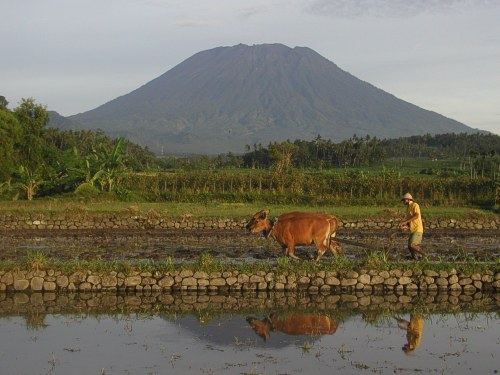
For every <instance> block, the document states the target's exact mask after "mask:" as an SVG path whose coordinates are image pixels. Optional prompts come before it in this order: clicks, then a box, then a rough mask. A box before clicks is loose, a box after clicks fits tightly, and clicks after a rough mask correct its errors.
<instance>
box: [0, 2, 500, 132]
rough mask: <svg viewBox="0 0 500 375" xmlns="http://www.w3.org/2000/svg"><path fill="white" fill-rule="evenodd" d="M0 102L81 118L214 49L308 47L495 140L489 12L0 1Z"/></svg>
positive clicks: (493, 9) (498, 95)
mask: <svg viewBox="0 0 500 375" xmlns="http://www.w3.org/2000/svg"><path fill="white" fill-rule="evenodd" d="M0 14H1V22H0V35H2V56H1V58H0V95H3V96H5V98H6V99H7V100H8V101H9V102H10V105H9V107H10V108H13V107H16V106H17V105H18V104H19V101H20V100H21V98H29V97H32V98H34V99H35V100H36V102H37V103H39V104H42V105H45V106H47V108H48V109H49V110H55V111H57V112H59V113H61V114H62V115H73V114H76V113H79V112H85V111H88V110H91V109H94V108H95V107H97V106H99V105H101V104H104V103H106V102H108V101H109V100H112V99H114V98H116V97H118V96H121V95H125V94H127V93H129V92H130V91H132V90H134V89H136V88H138V87H140V86H142V85H144V84H145V83H147V82H149V81H150V80H152V79H154V78H156V77H158V76H159V75H161V74H163V73H164V72H166V71H167V70H170V69H171V68H173V67H174V66H175V65H177V64H179V63H181V62H182V61H184V60H185V59H187V58H189V57H190V56H192V55H193V54H195V53H197V52H199V51H203V50H207V49H212V48H215V47H219V46H233V45H236V44H239V43H244V44H248V45H253V44H262V43H282V44H285V45H287V46H289V47H296V46H300V47H309V48H311V49H313V50H315V51H316V52H318V53H319V54H321V55H322V56H324V57H325V58H327V59H328V60H330V61H332V62H334V63H335V64H337V65H338V66H339V67H340V68H341V69H343V70H345V71H347V72H349V73H351V74H353V75H354V76H356V77H358V78H360V79H362V80H364V81H367V82H369V83H371V84H373V85H375V86H377V87H379V88H381V89H383V90H385V91H387V92H389V93H391V94H393V95H395V96H397V97H399V98H401V99H403V100H406V101H408V102H411V103H413V104H416V105H418V106H420V107H422V108H425V109H429V110H432V111H435V112H438V113H440V114H443V115H445V116H447V117H451V118H453V119H455V120H457V121H460V122H463V123H465V124H466V125H469V126H471V127H473V128H480V129H484V130H489V131H493V132H495V133H496V134H500V0H252V1H245V0H44V1H41V0H0Z"/></svg>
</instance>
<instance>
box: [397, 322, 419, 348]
mask: <svg viewBox="0 0 500 375" xmlns="http://www.w3.org/2000/svg"><path fill="white" fill-rule="evenodd" d="M398 322H399V328H402V329H404V330H406V341H407V343H406V344H405V345H404V346H403V347H402V348H401V349H402V350H403V351H404V352H405V353H406V354H409V353H411V352H413V351H414V350H415V349H417V348H418V347H419V346H420V342H421V341H422V330H423V329H424V318H422V316H421V315H413V314H410V321H409V322H408V321H407V320H405V319H398Z"/></svg>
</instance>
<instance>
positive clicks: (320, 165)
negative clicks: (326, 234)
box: [0, 97, 500, 216]
mask: <svg viewBox="0 0 500 375" xmlns="http://www.w3.org/2000/svg"><path fill="white" fill-rule="evenodd" d="M0 99H2V100H1V101H0V138H1V139H2V143H1V144H0V159H1V161H2V163H0V199H1V200H3V201H19V200H28V201H32V200H40V199H43V200H46V201H47V202H48V203H46V204H48V205H49V206H50V205H51V204H52V205H53V206H54V207H55V206H57V205H60V204H62V205H66V206H69V205H70V203H67V202H68V200H73V208H77V207H81V208H82V210H84V211H86V210H92V208H89V206H92V205H93V204H96V205H101V206H104V207H113V205H115V207H119V210H121V209H126V206H125V207H124V208H122V207H123V206H121V205H120V203H119V202H126V204H128V205H129V206H130V205H131V204H132V203H133V204H134V205H135V204H137V205H144V206H146V205H147V204H151V209H154V210H156V211H157V212H159V213H160V214H161V213H162V211H169V214H173V215H176V214H177V215H182V214H184V213H188V212H191V211H193V210H197V211H198V214H199V215H200V216H204V215H207V216H211V215H214V216H219V215H221V216H223V215H224V214H226V215H227V214H228V213H229V214H232V213H233V210H234V213H235V214H237V216H240V215H239V214H238V213H239V212H240V211H239V209H238V207H243V209H242V210H244V211H245V214H248V211H253V208H257V207H258V208H261V207H263V206H266V207H272V206H274V207H276V208H277V213H280V210H281V208H282V207H293V208H295V207H299V208H300V209H302V210H306V211H307V210H311V211H318V210H322V211H330V209H331V208H333V207H334V208H335V209H334V210H335V211H336V212H338V210H339V209H340V208H341V207H345V206H347V207H352V206H375V207H393V206H395V205H396V204H397V203H398V198H399V197H400V196H401V195H402V194H403V193H405V192H408V191H410V192H411V193H412V194H413V195H414V196H415V197H416V199H417V200H418V201H419V203H421V204H423V205H424V206H439V207H443V206H445V207H469V208H482V209H488V210H498V204H499V197H500V184H499V172H500V142H499V141H500V137H499V136H497V135H493V134H479V133H478V134H472V135H470V134H444V135H436V136H430V135H425V136H419V137H408V138H399V139H395V140H391V139H389V140H379V139H377V138H372V137H369V136H367V137H364V138H360V137H357V136H353V137H352V138H350V139H348V140H344V141H341V142H339V143H334V142H333V141H331V140H325V139H322V138H321V137H320V136H318V137H317V138H316V139H315V140H313V141H302V140H296V141H294V142H290V141H285V142H282V143H272V144H269V146H268V147H267V148H266V147H262V146H261V145H254V146H253V149H252V147H250V146H247V148H246V150H245V151H246V152H245V153H243V154H242V155H234V154H231V153H229V154H227V155H217V156H213V157H209V156H200V155H198V156H186V157H168V158H156V157H155V156H154V155H153V154H151V153H150V152H149V151H148V150H147V149H143V148H141V147H139V146H137V145H134V144H132V143H131V142H128V141H126V140H125V139H124V138H120V139H115V140H112V139H110V138H108V137H107V136H105V135H104V134H103V133H102V132H99V131H96V132H95V131H78V132H74V131H59V130H56V129H46V128H45V126H46V124H47V123H48V118H49V117H48V113H47V110H46V109H45V107H43V106H41V105H38V104H36V103H35V101H34V100H33V99H31V98H30V99H24V100H23V101H22V102H21V104H20V105H19V106H18V107H17V108H15V109H14V110H12V111H10V110H8V109H7V102H6V100H5V98H3V97H0ZM162 204H165V206H166V208H162ZM190 204H192V205H193V208H186V206H182V205H188V206H187V207H189V205H190ZM200 205H201V206H202V207H201V208H198V207H197V206H200ZM219 205H220V206H221V210H220V212H221V213H220V214H219V209H218V208H217V207H216V206H219ZM238 205H242V206H238ZM2 206H4V207H5V208H3V209H4V210H8V208H6V207H7V206H8V205H5V204H3V205H2ZM176 206H179V207H182V208H181V209H180V210H181V211H183V212H177V213H176V210H177V209H176V208H175V207H176ZM23 207H24V208H26V207H27V206H23ZM29 207H30V208H31V209H35V210H36V205H33V206H29ZM66 208H67V207H66ZM249 208H250V210H249ZM54 209H60V208H54ZM63 209H65V208H63ZM67 209H68V210H69V208H67ZM110 209H111V208H110ZM111 210H112V209H111ZM48 211H51V209H50V208H49V209H48ZM426 211H430V210H427V209H426ZM351 212H352V211H351ZM363 214H364V212H363Z"/></svg>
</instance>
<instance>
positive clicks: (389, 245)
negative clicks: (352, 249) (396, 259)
mask: <svg viewBox="0 0 500 375" xmlns="http://www.w3.org/2000/svg"><path fill="white" fill-rule="evenodd" d="M399 233H401V232H400V231H399V230H390V231H389V232H388V233H387V242H386V243H385V244H384V245H383V246H382V248H381V247H380V246H379V245H374V244H367V243H363V242H357V241H352V240H347V239H343V238H338V237H334V238H332V241H334V242H340V243H345V244H347V245H352V246H357V247H361V248H363V249H367V250H383V251H385V252H386V253H387V254H388V253H390V252H392V251H394V249H395V247H394V240H395V239H396V236H397V235H398V234H399Z"/></svg>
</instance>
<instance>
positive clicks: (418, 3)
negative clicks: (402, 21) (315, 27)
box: [306, 0, 500, 18]
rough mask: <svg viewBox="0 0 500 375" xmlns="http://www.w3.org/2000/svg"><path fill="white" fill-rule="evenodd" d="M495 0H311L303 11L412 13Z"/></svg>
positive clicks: (466, 7)
mask: <svg viewBox="0 0 500 375" xmlns="http://www.w3.org/2000/svg"><path fill="white" fill-rule="evenodd" d="M499 5H500V3H499V2H498V1H496V0H411V1H408V0H312V1H311V2H310V3H309V5H308V6H307V7H306V11H307V12H309V13H312V14H317V15H326V16H330V17H338V18H353V17H362V16H375V17H414V16H417V15H419V14H422V13H450V12H460V11H464V10H470V9H477V8H484V7H486V8H489V7H495V6H499Z"/></svg>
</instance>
